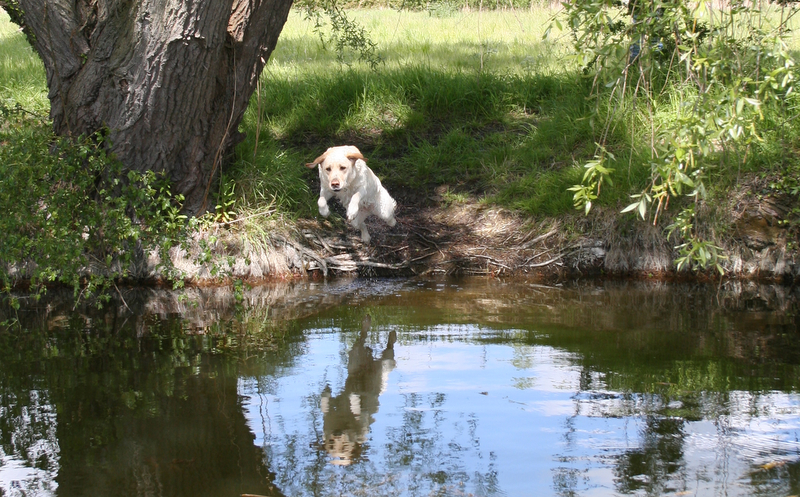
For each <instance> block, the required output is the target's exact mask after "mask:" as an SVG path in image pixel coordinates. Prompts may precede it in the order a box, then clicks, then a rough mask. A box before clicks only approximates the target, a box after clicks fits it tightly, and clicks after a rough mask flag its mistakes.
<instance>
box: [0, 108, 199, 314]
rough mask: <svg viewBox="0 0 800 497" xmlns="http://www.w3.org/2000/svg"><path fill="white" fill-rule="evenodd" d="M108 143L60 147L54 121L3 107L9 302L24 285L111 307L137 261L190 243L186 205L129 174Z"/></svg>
mask: <svg viewBox="0 0 800 497" xmlns="http://www.w3.org/2000/svg"><path fill="white" fill-rule="evenodd" d="M103 141H104V137H103V136H94V137H83V138H79V139H77V140H68V139H65V138H57V137H54V136H53V134H52V132H51V130H50V125H49V123H48V122H46V121H45V120H43V119H41V118H38V117H35V116H32V115H31V114H30V113H28V112H25V111H24V110H22V109H21V108H19V107H16V108H8V107H0V211H2V212H3V213H4V215H3V216H0V232H2V233H3V234H4V235H3V236H2V237H0V279H2V284H3V291H4V293H6V294H8V292H10V290H11V289H12V288H13V287H14V286H16V285H18V284H21V283H24V284H26V285H30V289H31V294H33V295H39V294H41V293H42V292H44V291H46V288H47V286H48V285H50V284H53V283H59V284H65V285H69V286H71V287H73V288H74V290H75V293H76V296H79V297H81V298H94V297H100V298H101V299H102V298H107V297H108V295H107V290H109V289H110V288H111V287H113V285H114V284H116V282H117V281H119V280H122V279H125V278H127V277H129V276H130V275H131V270H132V267H133V265H134V262H136V258H137V257H138V258H140V259H141V258H143V257H144V254H147V253H148V252H149V251H152V250H160V251H161V253H162V255H164V254H165V253H166V250H167V249H168V248H169V247H170V246H172V245H173V244H174V243H176V241H177V240H180V239H181V238H182V235H183V230H184V227H185V218H184V216H182V215H180V214H179V209H180V205H179V204H178V203H177V202H179V201H180V200H181V199H180V198H179V197H178V198H174V197H173V196H172V195H171V193H170V190H169V186H168V184H167V182H166V181H164V180H163V179H161V178H158V177H157V176H156V175H155V174H154V173H152V172H150V173H146V174H140V173H137V172H135V171H123V170H122V169H121V168H120V165H119V164H118V163H117V162H115V161H114V160H113V157H109V156H107V155H106V153H105V151H104V150H105V148H104V146H103ZM162 260H163V261H167V263H168V261H169V258H168V257H162ZM99 302H100V303H102V300H101V301H99Z"/></svg>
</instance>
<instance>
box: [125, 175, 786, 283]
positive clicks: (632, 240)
mask: <svg viewBox="0 0 800 497" xmlns="http://www.w3.org/2000/svg"><path fill="white" fill-rule="evenodd" d="M752 187H753V185H749V187H745V188H743V189H742V191H741V192H739V193H738V194H735V195H731V197H730V199H729V200H730V205H728V206H725V207H724V208H720V209H718V212H716V213H715V214H713V215H715V216H717V217H719V216H721V215H722V216H726V219H725V220H724V222H723V223H719V224H726V225H727V226H729V229H728V230H727V232H726V234H724V235H720V234H718V233H704V234H703V235H704V236H706V237H707V238H708V239H713V240H715V243H716V244H717V245H719V246H721V247H722V249H723V250H724V253H725V254H726V256H727V259H725V260H723V261H722V266H723V267H724V269H725V276H726V277H728V278H739V279H755V280H769V281H779V282H784V283H786V282H789V283H791V282H796V281H800V254H799V253H798V249H797V247H798V245H799V243H798V242H800V240H798V233H797V228H796V226H797V223H796V222H795V223H786V222H785V219H786V217H787V216H789V213H790V212H791V211H792V205H791V201H790V200H789V201H787V199H780V198H775V197H770V196H759V195H753V194H751V193H749V192H752V191H754V190H753V188H752ZM445 192H446V187H441V188H440V189H438V190H437V191H436V192H434V194H433V195H432V196H430V197H426V198H415V197H412V196H408V195H405V196H404V195H403V194H402V193H399V194H398V193H397V192H394V196H395V198H396V199H397V200H398V209H397V212H396V217H397V221H398V223H397V225H396V226H394V227H392V228H390V227H388V226H387V225H385V224H384V223H382V222H381V221H380V220H378V219H376V218H370V219H369V220H367V226H368V228H369V231H370V234H371V235H372V241H371V243H370V244H368V245H365V244H363V243H362V242H361V240H360V237H359V233H358V231H356V230H354V229H353V228H352V227H350V226H349V225H348V224H347V223H345V222H344V219H343V217H344V210H343V208H342V207H341V206H340V205H339V204H338V203H337V202H333V203H332V207H333V214H332V215H331V216H330V218H329V219H324V218H321V217H317V218H314V219H303V220H299V221H296V222H291V223H279V224H280V225H278V226H271V227H269V228H267V229H266V231H267V232H268V233H269V234H268V240H265V241H262V242H261V243H256V244H250V245H248V244H247V243H245V242H244V241H243V240H241V239H239V238H237V233H236V232H235V230H229V229H221V230H218V231H217V232H216V233H214V239H215V240H216V245H214V252H215V253H216V255H217V256H218V259H217V260H218V267H217V268H215V269H213V270H212V269H209V267H208V265H205V266H201V265H197V264H196V262H195V261H196V260H197V259H198V253H186V252H181V251H180V250H178V249H176V250H175V251H174V252H173V254H172V258H173V262H175V264H176V266H177V267H178V268H179V269H181V270H182V271H184V273H185V274H186V275H187V276H188V283H193V284H198V285H209V284H210V285H217V284H221V283H222V284H224V283H227V282H229V281H230V280H231V279H240V280H244V281H247V282H251V283H257V282H261V281H264V280H273V279H286V278H294V277H311V278H328V277H335V276H337V275H347V274H351V275H352V274H357V275H359V276H413V275H489V276H526V277H529V278H534V279H538V280H545V281H556V280H560V279H566V278H576V277H586V276H603V277H626V278H647V279H676V278H679V279H684V278H686V279H697V278H700V279H708V278H716V277H718V276H719V275H718V273H716V272H715V271H714V270H709V271H706V272H699V273H698V272H692V271H691V270H686V271H683V272H680V273H678V272H676V271H675V266H674V262H673V261H674V260H675V259H676V257H677V256H678V253H677V251H676V250H675V245H677V244H678V241H677V240H668V239H666V237H665V234H664V233H665V227H666V224H667V223H668V220H666V219H662V220H661V221H662V222H661V223H660V225H659V226H657V227H654V226H652V225H651V224H649V223H646V222H643V221H640V220H637V219H634V218H633V217H632V216H621V215H619V209H605V210H604V209H602V208H598V207H596V208H594V209H593V210H592V213H591V214H590V215H589V216H582V215H580V214H570V215H565V216H563V217H561V218H536V217H525V216H523V215H521V214H519V213H515V212H511V211H509V210H507V209H503V208H500V207H497V206H491V205H487V204H485V203H483V202H480V201H479V200H478V199H475V198H467V199H466V200H463V199H462V200H459V201H456V202H448V201H447V197H448V196H446V195H444V193H445ZM787 202H789V204H788V206H787ZM720 212H722V213H723V214H720ZM708 215H711V214H708ZM792 226H795V228H791V227H792ZM208 239H210V238H207V240H208ZM155 262H157V261H155ZM147 266H148V268H147V269H146V270H145V272H146V273H148V275H146V276H145V278H147V277H150V278H155V279H158V274H157V272H156V271H155V269H154V268H155V263H154V261H150V263H149V264H147ZM226 266H227V267H226ZM140 274H142V273H140ZM220 274H227V275H229V276H228V277H226V278H220V277H219V275H220ZM143 276H144V275H143Z"/></svg>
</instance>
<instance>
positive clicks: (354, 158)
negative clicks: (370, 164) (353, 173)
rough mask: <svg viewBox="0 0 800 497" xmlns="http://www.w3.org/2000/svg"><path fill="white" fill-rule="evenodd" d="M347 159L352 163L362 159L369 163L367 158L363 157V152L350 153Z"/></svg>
mask: <svg viewBox="0 0 800 497" xmlns="http://www.w3.org/2000/svg"><path fill="white" fill-rule="evenodd" d="M347 158H348V159H350V160H351V161H357V160H358V159H361V160H363V161H364V162H367V158H366V157H364V156H363V155H361V152H350V153H349V154H347Z"/></svg>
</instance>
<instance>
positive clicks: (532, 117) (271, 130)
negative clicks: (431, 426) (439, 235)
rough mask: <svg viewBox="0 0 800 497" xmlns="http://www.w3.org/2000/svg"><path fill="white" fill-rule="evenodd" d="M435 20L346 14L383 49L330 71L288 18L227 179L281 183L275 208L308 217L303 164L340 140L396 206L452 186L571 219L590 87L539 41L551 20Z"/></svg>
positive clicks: (470, 15)
mask: <svg viewBox="0 0 800 497" xmlns="http://www.w3.org/2000/svg"><path fill="white" fill-rule="evenodd" d="M436 14H437V15H434V14H432V13H428V12H397V11H393V10H378V9H373V10H358V11H352V12H350V15H351V16H352V17H353V18H354V19H355V20H356V21H357V22H358V23H359V24H361V25H362V26H364V27H365V28H367V30H368V31H369V33H370V35H371V36H372V39H373V41H375V42H376V43H377V45H378V47H379V51H378V54H379V55H380V57H381V58H382V60H383V62H382V63H381V64H380V65H379V66H378V68H377V70H371V69H370V67H369V65H368V64H366V63H363V62H359V61H358V60H357V59H356V56H355V54H344V61H345V62H344V63H342V62H340V61H338V60H337V57H336V54H335V53H333V52H332V51H330V50H327V49H326V48H325V43H324V42H323V41H322V40H321V39H320V37H319V35H318V34H317V33H315V32H314V27H313V23H311V22H310V21H308V20H306V19H305V18H304V16H303V15H302V13H300V12H293V13H292V15H291V16H290V18H289V21H288V23H287V25H286V27H285V28H284V31H283V33H282V35H281V38H280V41H279V42H278V46H277V48H276V50H275V52H274V53H273V55H272V57H271V59H270V61H269V64H268V66H267V68H266V70H265V71H264V74H263V76H262V79H261V89H260V92H259V93H258V94H257V95H256V96H254V98H253V101H252V104H251V106H250V109H249V110H248V112H247V115H246V117H245V120H244V122H243V125H242V130H243V131H244V132H245V133H247V135H248V140H247V141H246V142H245V143H243V144H242V145H241V146H240V148H239V150H238V157H239V162H238V163H237V165H235V166H234V168H233V169H232V170H231V171H230V176H231V177H232V178H234V179H235V180H236V182H237V183H238V184H242V185H246V184H247V183H250V184H254V183H258V182H261V183H263V182H264V181H268V180H266V179H264V180H259V179H258V178H259V177H262V178H280V180H279V181H281V184H282V190H281V191H282V192H285V193H286V194H285V195H284V196H283V197H282V198H281V199H280V200H279V203H283V204H284V205H287V206H288V210H290V211H292V212H295V213H297V214H298V215H302V216H306V215H314V214H315V212H314V210H315V205H314V202H311V201H309V200H308V199H309V198H311V197H310V196H309V192H308V184H310V183H312V177H313V175H314V173H313V172H309V171H305V170H304V168H302V167H301V166H302V164H303V163H304V162H308V161H310V160H312V159H313V158H314V157H316V156H317V155H319V153H321V152H322V151H324V149H325V148H326V147H328V146H333V145H340V144H345V143H347V144H354V145H357V146H358V147H359V148H360V149H361V150H362V152H364V153H365V155H367V157H368V159H369V163H370V165H371V167H372V168H373V169H374V170H375V171H376V172H377V173H378V175H379V176H380V177H381V178H382V181H383V182H384V184H386V185H387V187H388V188H389V189H390V191H393V192H398V195H399V196H400V197H401V198H402V197H406V198H410V199H424V198H427V197H428V195H429V194H430V192H432V191H433V190H434V188H436V187H437V186H440V185H448V187H449V189H450V191H453V192H461V193H466V194H469V195H472V196H475V197H477V198H480V199H482V201H484V202H492V203H500V204H503V205H506V206H509V207H512V208H517V209H522V210H525V211H528V212H531V213H542V214H558V213H563V212H568V211H571V210H572V201H571V193H569V192H568V191H567V187H569V186H570V185H572V184H574V182H575V181H576V180H579V178H580V176H579V174H580V171H579V170H578V168H577V167H576V165H575V163H576V162H575V161H576V159H579V158H581V157H583V156H585V155H586V154H587V153H588V154H590V153H591V152H592V150H593V148H594V140H593V138H592V131H591V127H590V123H589V121H588V119H586V118H585V116H586V115H587V113H588V112H587V108H586V105H587V104H586V96H587V95H588V90H589V87H588V86H587V85H586V82H585V81H583V80H582V78H581V77H580V76H579V75H578V72H577V70H576V68H575V67H574V65H572V63H571V62H570V60H569V58H568V47H567V46H566V44H565V43H561V42H558V41H555V42H554V41H543V40H542V35H543V32H544V29H545V28H546V26H547V24H548V23H549V18H550V16H551V15H552V11H550V10H548V9H535V10H531V11H491V12H479V11H470V12H465V11H456V10H452V11H447V12H444V13H436ZM256 135H258V137H259V138H258V141H257V142H256V140H255V136H256ZM254 157H255V159H253V158H254ZM273 157H275V159H273ZM285 157H291V160H285V159H284V158H285ZM243 178H247V180H246V181H242V179H243ZM245 188H247V187H245ZM248 189H249V188H248Z"/></svg>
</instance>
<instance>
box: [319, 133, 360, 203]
mask: <svg viewBox="0 0 800 497" xmlns="http://www.w3.org/2000/svg"><path fill="white" fill-rule="evenodd" d="M358 160H362V161H365V160H366V159H364V156H363V155H361V152H360V151H359V150H358V149H357V148H356V147H354V146H352V145H344V146H341V147H331V148H329V149H328V150H326V151H325V153H324V154H322V155H320V156H319V157H317V158H316V159H314V162H309V163H308V164H306V167H308V168H312V167H314V166H319V178H320V181H322V182H323V186H327V187H328V188H330V189H331V190H333V191H335V192H338V191H340V190H343V189H345V188H347V187H348V186H350V184H351V183H352V182H353V180H354V179H355V177H356V161H358Z"/></svg>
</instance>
